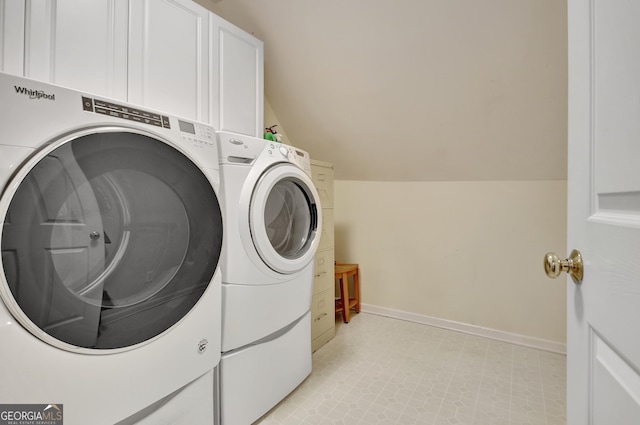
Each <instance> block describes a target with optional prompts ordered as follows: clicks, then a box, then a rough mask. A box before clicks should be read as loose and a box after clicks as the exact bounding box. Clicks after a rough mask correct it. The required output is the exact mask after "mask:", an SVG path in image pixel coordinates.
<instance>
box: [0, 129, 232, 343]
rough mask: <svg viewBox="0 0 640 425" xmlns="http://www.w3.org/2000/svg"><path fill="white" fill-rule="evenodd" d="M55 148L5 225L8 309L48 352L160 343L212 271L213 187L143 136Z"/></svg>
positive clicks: (22, 186)
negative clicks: (52, 347)
mask: <svg viewBox="0 0 640 425" xmlns="http://www.w3.org/2000/svg"><path fill="white" fill-rule="evenodd" d="M56 146H57V147H56V148H55V149H53V150H52V151H50V152H49V153H48V154H47V155H46V156H44V157H43V158H42V159H40V160H39V161H38V162H37V163H35V165H33V166H32V168H31V169H30V170H29V172H28V174H26V176H25V177H24V178H23V179H22V181H20V182H19V186H18V187H17V189H16V191H15V193H14V194H13V196H12V198H11V202H10V204H9V208H8V211H7V213H6V216H5V220H4V226H3V230H2V240H1V247H2V264H3V271H4V277H5V279H6V282H7V284H8V287H9V290H10V293H11V295H12V296H13V302H14V303H16V304H17V305H18V307H19V310H20V311H21V312H22V313H24V315H25V316H26V318H27V319H28V320H26V321H25V322H26V323H27V325H29V324H32V326H34V329H30V330H31V331H32V332H34V333H35V334H36V335H38V334H39V333H40V334H41V333H42V331H44V332H45V333H46V334H47V335H48V337H47V336H45V337H44V338H43V339H45V341H46V340H47V338H49V337H51V338H52V339H53V340H54V342H56V341H61V342H63V343H66V344H70V345H71V346H74V347H85V348H92V349H114V348H123V347H130V346H133V345H136V344H139V343H141V342H144V341H147V340H149V339H151V338H153V337H155V336H157V335H159V334H161V333H162V332H164V331H166V330H167V329H169V328H170V327H171V326H173V325H174V324H175V323H177V322H178V321H180V320H181V319H182V318H183V317H184V316H185V315H186V314H187V313H188V312H189V311H190V310H191V309H192V308H193V307H194V305H195V304H196V303H197V302H198V300H199V299H200V297H201V296H202V294H203V293H204V292H205V290H206V289H207V287H208V285H209V283H210V282H211V280H212V278H213V275H214V273H215V271H216V268H217V265H218V260H219V256H220V250H221V246H222V218H221V211H220V206H219V205H218V200H217V196H216V194H215V192H214V190H213V188H212V186H211V184H210V183H209V181H208V180H207V178H206V177H205V175H204V174H203V173H202V171H201V170H200V169H199V168H198V167H197V166H196V165H195V164H194V163H193V162H192V161H191V160H189V159H188V158H187V157H186V156H184V155H183V154H182V153H180V152H179V151H178V150H176V149H174V148H172V147H171V146H169V145H168V144H166V143H164V142H162V141H160V140H158V139H155V138H152V137H150V136H147V135H145V134H141V133H134V132H129V131H122V130H119V131H105V132H98V133H96V132H94V133H91V134H87V135H82V136H78V137H75V138H71V139H69V140H67V141H65V142H64V143H62V144H57V145H56ZM27 327H29V326H27ZM39 336H40V335H39ZM41 337H42V336H41ZM63 345H64V344H63Z"/></svg>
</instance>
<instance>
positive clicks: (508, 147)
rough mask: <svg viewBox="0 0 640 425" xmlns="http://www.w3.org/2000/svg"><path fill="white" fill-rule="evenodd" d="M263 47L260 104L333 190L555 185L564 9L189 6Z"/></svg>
mask: <svg viewBox="0 0 640 425" xmlns="http://www.w3.org/2000/svg"><path fill="white" fill-rule="evenodd" d="M197 1H198V2H199V3H201V4H202V5H204V6H205V7H207V8H209V9H210V10H213V11H214V12H215V13H217V14H219V15H220V16H222V17H223V18H225V19H227V20H229V21H230V22H232V23H234V24H236V25H238V26H240V27H241V28H243V29H244V30H246V31H248V32H251V33H253V34H254V35H255V36H257V37H258V38H260V39H262V40H263V41H264V43H265V93H266V97H267V98H268V100H269V102H270V104H271V106H272V108H273V111H274V113H275V114H276V115H277V117H278V118H279V121H280V122H281V124H282V126H283V127H284V128H286V131H287V134H288V136H289V138H290V140H291V141H292V142H293V143H294V144H295V145H297V146H299V147H301V148H303V149H305V150H307V151H309V152H310V154H311V156H312V157H314V158H317V159H322V160H325V161H328V162H332V163H334V165H335V172H336V179H340V180H371V181H470V180H563V179H565V178H566V121H567V112H566V110H567V100H566V99H567V96H566V95H567V81H566V75H567V65H566V2H563V1H557V0H526V1H517V2H514V1H512V0H486V1H482V2H478V1H474V0H453V1H424V0H405V1H401V2H389V1H381V0H373V1H372V0H350V1H348V2H345V1H340V0H326V1H322V2H308V1H307V2H301V1H295V0H271V1H269V2H255V1H251V0H197Z"/></svg>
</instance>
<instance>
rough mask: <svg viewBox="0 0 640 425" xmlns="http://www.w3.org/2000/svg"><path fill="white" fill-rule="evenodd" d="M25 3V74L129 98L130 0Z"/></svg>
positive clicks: (55, 82) (108, 95) (84, 89)
mask: <svg viewBox="0 0 640 425" xmlns="http://www.w3.org/2000/svg"><path fill="white" fill-rule="evenodd" d="M20 3H23V4H26V7H25V28H24V33H25V39H24V41H25V43H24V76H26V77H29V78H33V79H36V80H40V81H46V82H51V83H54V84H60V85H63V86H68V87H72V88H74V89H78V90H82V91H86V92H90V93H95V94H98V95H102V96H107V97H111V98H116V99H122V100H125V99H126V81H127V80H126V78H127V75H126V69H127V56H126V52H127V31H128V28H127V27H128V20H127V14H128V3H129V2H128V0H64V1H55V0H40V1H29V2H26V3H25V2H23V1H21V2H20Z"/></svg>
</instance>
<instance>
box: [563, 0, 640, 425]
mask: <svg viewBox="0 0 640 425" xmlns="http://www.w3.org/2000/svg"><path fill="white" fill-rule="evenodd" d="M567 10H568V17H569V27H568V28H569V32H568V34H569V39H568V40H569V44H568V46H569V49H568V53H569V56H568V57H569V62H568V64H569V127H568V135H569V148H568V152H569V168H568V181H567V188H568V191H567V192H568V197H569V199H568V209H567V216H568V225H567V229H568V235H567V245H568V248H569V249H574V248H575V249H578V250H580V251H581V252H582V254H583V260H584V279H583V280H582V283H580V284H574V283H573V281H572V280H571V279H568V283H567V285H568V286H567V424H568V425H584V424H591V425H609V424H611V425H614V424H615V425H623V424H625V425H626V424H638V423H640V337H639V334H640V261H639V259H640V168H639V167H638V164H639V163H640V144H639V143H638V141H639V140H640V124H639V123H640V121H639V120H638V117H639V116H640V27H639V26H638V22H639V21H640V5H639V4H638V2H634V1H627V0H606V1H605V0H602V1H593V0H569V2H568V9H567Z"/></svg>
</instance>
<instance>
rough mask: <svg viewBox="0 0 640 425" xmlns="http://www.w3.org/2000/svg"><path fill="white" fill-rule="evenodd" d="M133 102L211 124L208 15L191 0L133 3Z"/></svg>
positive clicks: (145, 0) (131, 61)
mask: <svg viewBox="0 0 640 425" xmlns="http://www.w3.org/2000/svg"><path fill="white" fill-rule="evenodd" d="M130 19H131V26H130V28H131V34H130V43H129V102H132V103H136V104H139V105H143V106H148V107H150V108H154V109H159V110H161V111H166V112H170V113H173V114H176V115H179V116H183V117H185V118H190V119H193V120H198V121H204V122H207V121H208V120H209V60H208V58H209V12H208V11H207V10H206V9H205V8H203V7H202V6H199V5H198V4H196V3H194V2H192V1H190V0H136V1H132V2H131V15H130Z"/></svg>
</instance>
